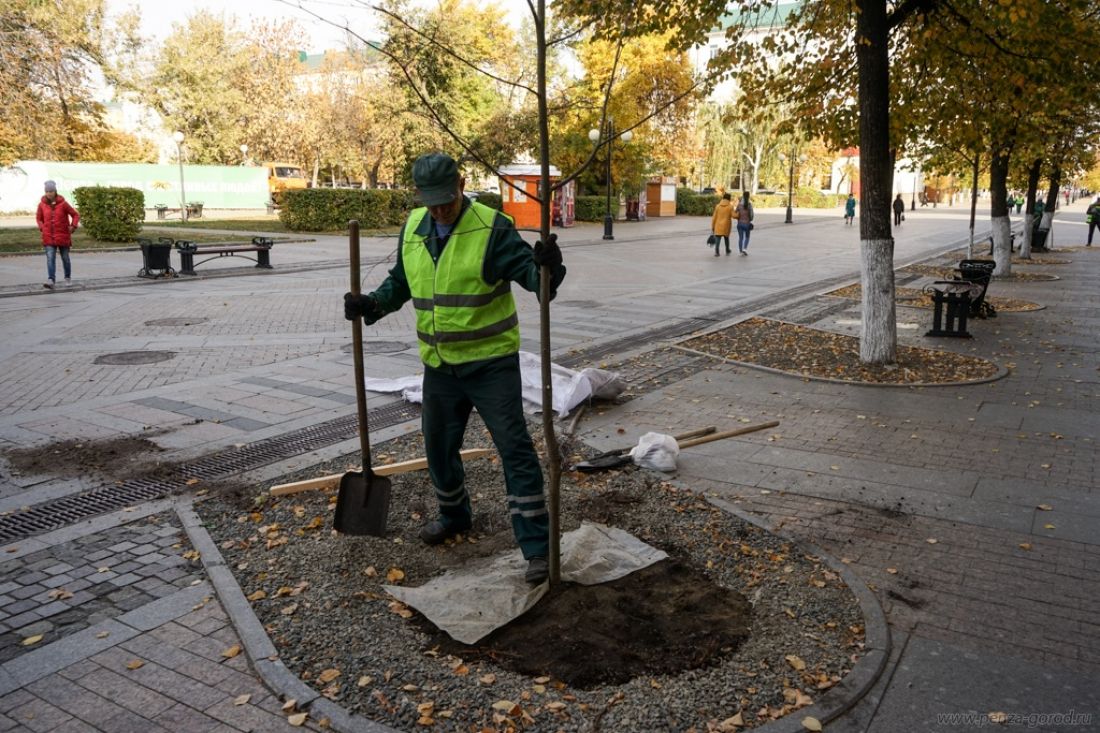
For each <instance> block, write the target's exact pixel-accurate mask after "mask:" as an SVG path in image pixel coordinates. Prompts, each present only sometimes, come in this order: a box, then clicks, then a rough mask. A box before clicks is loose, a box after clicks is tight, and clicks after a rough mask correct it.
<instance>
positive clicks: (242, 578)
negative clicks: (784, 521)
mask: <svg viewBox="0 0 1100 733" xmlns="http://www.w3.org/2000/svg"><path fill="white" fill-rule="evenodd" d="M532 434H533V437H534V438H535V442H536V446H537V447H539V448H540V450H541V433H540V431H539V430H538V429H537V428H534V429H532ZM489 445H491V443H490V441H489V438H488V435H487V433H486V432H485V430H484V428H483V426H482V424H481V422H480V421H479V420H478V419H477V417H476V416H475V417H474V418H473V419H472V420H471V424H470V428H469V429H468V431H467V445H466V446H465V447H479V446H489ZM374 453H375V461H376V463H387V462H392V461H400V460H406V459H408V458H413V457H417V456H420V455H423V441H422V440H421V437H420V435H419V433H417V434H410V435H407V436H403V437H401V438H398V439H395V440H392V441H389V442H387V443H385V444H381V445H377V446H375V451H374ZM573 453H574V451H573V450H571V449H570V446H566V445H563V455H565V456H567V457H568V458H569V459H570V460H579V459H580V458H583V457H585V456H584V455H580V454H577V455H573ZM357 463H358V455H351V456H346V457H342V458H338V459H335V460H332V461H328V462H326V463H324V464H321V465H317V466H313V467H310V468H308V469H304V470H302V471H299V472H296V473H295V474H293V475H289V476H285V477H281V478H280V479H279V480H275V481H271V482H270V483H269V484H265V485H262V486H247V487H244V486H238V487H235V488H234V489H231V490H223V491H221V492H219V493H217V494H215V495H211V496H207V497H206V498H205V500H204V501H202V502H200V503H198V504H197V505H196V511H198V512H199V514H200V516H201V517H202V518H203V521H204V523H205V525H206V527H207V529H208V531H209V532H210V534H211V536H212V537H213V539H214V541H215V542H216V543H217V544H218V545H219V546H220V547H221V550H222V552H223V553H224V556H225V559H226V562H227V565H228V567H229V568H230V569H232V570H233V572H234V574H235V576H236V578H237V581H238V582H239V584H240V586H241V588H242V590H243V591H244V593H245V595H246V596H248V597H249V600H250V601H252V605H253V610H254V611H255V612H256V614H257V616H258V617H259V618H260V620H261V622H262V623H263V624H264V626H265V628H266V629H267V632H268V634H269V636H270V637H271V639H272V641H273V642H274V643H275V645H276V647H277V648H278V650H279V654H280V658H281V659H282V661H283V662H284V663H285V664H286V665H287V667H288V668H289V669H290V670H291V671H293V672H294V673H295V674H297V675H298V676H299V677H300V678H302V679H303V680H305V681H306V682H307V684H310V685H312V686H314V687H315V688H316V689H317V690H318V691H320V692H321V694H323V695H325V696H326V697H329V698H330V699H333V700H335V701H336V702H338V703H339V704H340V705H342V706H343V707H344V708H346V709H347V710H349V711H351V712H353V713H356V714H359V715H362V716H364V717H366V718H369V719H372V720H375V721H377V722H380V723H384V724H386V725H390V726H393V727H394V728H397V729H400V730H425V729H438V730H482V729H486V730H510V729H518V728H521V729H523V730H525V731H587V730H597V729H600V728H602V729H604V730H615V731H620V730H621V731H628V730H636V731H645V730H687V729H689V728H692V727H695V728H696V729H698V730H707V729H708V726H713V725H716V724H717V723H718V722H721V721H723V720H726V719H728V718H730V717H731V716H734V715H736V714H738V713H740V714H741V716H742V719H743V721H744V724H745V726H747V727H753V726H757V725H761V724H763V723H765V722H770V721H771V720H773V719H775V718H778V717H781V716H783V715H785V714H788V713H791V712H793V711H795V710H797V709H799V708H802V707H805V706H807V705H810V704H812V702H814V701H816V700H817V699H818V698H820V697H821V695H822V694H824V693H825V691H827V690H828V689H829V688H831V687H832V686H834V685H835V684H836V683H837V682H839V681H840V680H841V679H842V678H843V676H844V675H845V674H847V672H849V671H850V670H851V669H852V667H853V666H854V664H855V663H856V661H858V659H859V658H860V656H861V655H862V651H863V645H864V626H863V625H864V621H863V618H862V615H861V613H860V609H859V605H858V602H857V600H856V598H855V596H854V595H853V594H852V592H851V591H850V590H849V589H848V587H847V586H846V585H845V584H844V583H843V581H842V580H841V579H840V578H839V577H838V576H837V574H836V573H834V572H832V571H830V570H829V568H828V566H827V565H825V564H824V563H822V561H821V559H820V558H817V557H814V556H812V555H808V554H805V553H804V552H802V551H800V550H799V548H798V547H797V546H794V545H792V544H791V543H789V542H787V541H785V540H783V539H781V538H778V537H776V536H774V535H771V534H769V533H767V532H765V531H763V530H762V529H760V528H758V527H756V526H754V525H752V524H749V523H747V522H744V521H743V520H741V519H739V518H737V517H735V516H732V515H730V514H727V513H726V512H723V511H721V510H719V509H718V508H716V507H714V506H713V505H712V504H710V503H708V502H707V501H706V500H705V498H704V497H703V496H701V495H700V494H698V493H695V492H694V491H692V490H690V488H688V487H685V486H681V485H677V484H676V483H674V482H672V481H669V480H667V479H666V477H665V476H663V475H661V474H657V473H654V472H650V471H645V470H642V469H637V468H634V467H632V466H631V467H627V468H625V469H623V470H615V471H607V472H604V473H599V474H580V473H566V474H564V475H563V477H562V500H561V505H562V507H563V516H562V525H563V530H564V531H569V530H570V529H573V528H575V527H577V526H578V525H579V523H580V521H581V519H582V518H583V519H585V520H589V521H601V522H604V523H607V524H610V525H613V526H617V527H620V528H622V529H624V530H626V531H628V532H631V533H633V534H634V535H635V536H637V537H639V538H640V539H642V540H644V541H646V542H648V543H650V544H652V545H654V546H656V547H659V548H661V549H663V550H665V551H666V552H668V553H669V554H670V555H672V556H673V558H674V559H676V560H678V561H680V562H682V563H684V564H686V565H689V566H691V567H692V568H693V569H695V570H698V571H700V572H702V573H703V574H704V575H706V576H707V577H708V578H709V579H710V581H711V582H713V583H715V584H717V585H719V586H722V587H726V588H730V589H733V590H736V591H738V592H740V593H742V594H744V596H745V597H746V598H748V599H749V601H750V602H751V604H752V607H753V608H752V620H751V629H750V636H749V638H748V640H747V641H745V642H744V643H743V644H742V645H741V646H740V647H739V648H738V649H737V650H736V651H734V652H732V653H730V654H727V655H726V656H724V657H722V658H721V659H720V661H718V662H716V663H714V664H712V665H710V666H707V667H702V668H698V669H694V670H690V671H686V672H682V673H680V674H666V675H657V676H648V675H647V676H644V677H637V678H635V679H633V680H631V681H629V682H627V683H624V684H616V685H606V686H600V687H596V688H593V689H589V690H580V689H573V688H570V687H569V686H567V685H565V684H564V683H562V682H560V681H558V680H556V679H554V678H553V677H552V675H545V676H539V677H529V676H526V675H522V674H517V673H513V672H510V671H507V670H505V669H504V668H503V667H501V666H499V665H497V664H495V663H494V662H492V661H491V660H486V659H483V658H477V659H474V658H473V656H472V655H471V657H470V659H469V662H468V663H466V660H463V659H461V658H460V657H457V656H453V655H448V654H446V653H444V652H442V651H441V650H440V648H439V645H438V644H437V643H436V640H437V639H438V636H437V635H438V634H439V632H438V631H433V630H431V629H430V624H428V623H427V622H426V621H425V620H424V619H423V618H422V617H419V615H412V617H411V618H410V617H409V616H410V612H409V610H408V609H405V607H403V606H402V605H401V604H398V603H396V602H395V601H394V600H393V599H392V598H391V597H390V596H389V595H388V594H386V593H385V591H383V590H382V588H381V585H382V584H384V583H386V582H387V580H386V577H387V576H389V577H390V578H391V579H396V578H398V577H400V578H401V579H400V580H397V581H396V582H399V583H401V584H405V585H411V586H417V585H421V584H423V583H424V582H426V581H427V580H429V579H430V578H432V577H433V576H435V575H437V574H439V573H441V572H443V571H445V570H447V569H448V568H451V567H456V566H458V565H461V564H462V563H463V562H464V561H465V560H467V559H470V558H474V557H481V556H485V555H491V554H496V553H498V552H501V551H505V550H511V549H513V548H514V547H515V544H514V539H513V537H512V532H511V526H510V524H509V522H508V516H507V513H506V507H505V502H504V481H503V474H502V472H501V469H500V464H499V460H498V459H497V457H496V455H495V454H494V455H493V456H491V457H490V458H489V459H477V460H473V461H470V462H468V463H467V464H466V474H467V475H466V482H467V485H468V486H471V487H476V488H475V489H474V490H473V492H472V493H473V496H472V499H473V506H474V512H475V520H474V527H473V530H472V532H471V534H470V535H468V536H464V537H462V538H461V541H458V542H455V543H450V542H449V543H448V544H447V545H445V546H441V547H433V548H429V547H425V546H424V545H423V544H422V543H421V542H420V541H419V540H418V539H417V536H416V532H417V530H418V528H419V527H420V525H421V524H422V523H423V522H424V521H425V519H427V518H431V517H432V516H434V495H433V492H432V489H431V485H430V482H429V479H428V476H427V474H426V472H415V473H408V474H402V475H397V476H392V477H391V478H392V480H393V494H392V502H391V506H390V516H389V525H388V530H387V536H386V537H385V538H373V537H347V536H341V535H337V534H335V533H334V532H332V531H331V529H330V527H331V525H332V510H333V506H334V502H335V494H334V492H332V491H312V492H306V493H301V494H295V495H291V496H286V497H282V498H281V499H280V500H272V499H267V500H264V498H263V497H264V496H265V495H266V490H267V488H268V487H269V486H270V485H273V484H277V483H284V482H288V481H293V480H300V479H305V478H312V477H316V476H319V475H324V474H328V473H338V472H341V471H344V470H346V469H347V468H348V467H350V466H354V465H356V464H357ZM624 496H626V497H629V498H630V500H629V501H623V500H622V497H624ZM612 497H614V498H613V499H612V500H608V499H609V498H612ZM425 629H429V630H427V631H426V630H425ZM553 642H554V640H553V639H532V641H531V643H532V644H539V643H544V644H546V643H549V644H552V643H553Z"/></svg>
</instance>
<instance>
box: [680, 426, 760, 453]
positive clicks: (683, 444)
mask: <svg viewBox="0 0 1100 733" xmlns="http://www.w3.org/2000/svg"><path fill="white" fill-rule="evenodd" d="M778 425H779V421H778V420H772V421H770V422H764V423H760V424H759V425H749V426H747V427H743V428H737V429H736V430H726V431H724V432H721V433H714V434H712V435H704V436H703V437H702V438H695V439H694V440H685V441H680V440H679V439H677V441H676V442H677V444H679V446H680V448H681V449H683V448H690V447H691V446H693V445H702V444H703V443H710V442H711V441H714V440H722V439H723V438H732V437H734V436H736V435H744V434H745V433H755V432H756V431H757V430H767V429H768V428H774V427H776V426H778Z"/></svg>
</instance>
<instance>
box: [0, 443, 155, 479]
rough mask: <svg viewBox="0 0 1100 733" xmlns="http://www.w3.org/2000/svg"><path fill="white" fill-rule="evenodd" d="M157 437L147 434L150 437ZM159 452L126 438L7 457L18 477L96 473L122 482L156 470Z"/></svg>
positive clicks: (10, 453) (13, 453) (57, 446)
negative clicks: (23, 475)
mask: <svg viewBox="0 0 1100 733" xmlns="http://www.w3.org/2000/svg"><path fill="white" fill-rule="evenodd" d="M157 434H159V433H148V435H150V436H153V435H157ZM160 452H162V449H161V448H160V446H158V445H157V444H156V443H153V442H152V441H150V440H147V439H146V438H135V437H129V436H127V437H122V438H112V439H110V440H65V441H61V442H59V443H50V444H48V445H40V446H34V447H32V448H14V449H12V450H9V451H6V452H5V453H4V457H5V458H7V459H8V462H9V463H10V464H11V468H12V471H13V472H14V473H17V474H26V475H32V476H62V477H72V476H86V475H88V474H96V475H98V476H101V477H103V478H108V479H111V480H123V479H127V478H131V477H133V476H139V475H145V474H148V473H149V472H151V471H155V470H156V469H157V468H158V467H159V466H160V464H159V463H158V462H157V461H156V459H155V458H154V457H153V456H155V455H156V454H158V453H160Z"/></svg>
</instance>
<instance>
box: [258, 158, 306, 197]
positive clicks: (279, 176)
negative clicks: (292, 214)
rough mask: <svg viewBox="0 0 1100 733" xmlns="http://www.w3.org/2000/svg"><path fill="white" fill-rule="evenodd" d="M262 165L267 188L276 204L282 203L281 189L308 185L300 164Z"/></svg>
mask: <svg viewBox="0 0 1100 733" xmlns="http://www.w3.org/2000/svg"><path fill="white" fill-rule="evenodd" d="M264 167H265V168H267V190H268V193H270V195H271V200H272V201H273V202H274V203H275V205H276V206H280V205H282V203H283V202H282V195H283V191H287V190H291V189H295V188H306V187H308V186H309V180H308V179H307V178H306V174H305V173H304V172H303V171H302V168H301V166H297V165H294V164H293V163H264Z"/></svg>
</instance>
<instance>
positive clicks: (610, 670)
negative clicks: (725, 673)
mask: <svg viewBox="0 0 1100 733" xmlns="http://www.w3.org/2000/svg"><path fill="white" fill-rule="evenodd" d="M751 613H752V608H751V606H750V605H749V602H748V601H747V600H745V597H744V596H743V595H741V594H740V593H738V592H737V591H734V590H729V589H727V588H721V587H719V586H716V585H714V583H713V582H712V581H711V580H710V578H708V577H707V576H705V575H703V574H702V573H700V572H699V571H697V570H695V569H693V568H691V567H687V566H684V565H683V564H681V563H678V562H675V561H671V560H662V561H661V562H658V563H656V564H654V565H651V566H649V567H648V568H643V569H642V570H639V571H637V572H634V573H631V574H630V575H628V576H626V577H625V578H620V579H619V580H616V581H613V582H611V583H604V584H602V585H578V584H575V583H562V584H561V585H560V586H558V587H557V588H553V589H551V591H550V592H549V593H548V594H547V595H546V596H544V597H543V598H542V600H540V601H539V603H538V605H536V606H535V607H534V608H532V609H531V610H530V611H528V612H527V613H525V614H524V615H522V616H520V617H519V618H517V619H515V620H514V621H512V622H511V623H509V624H508V625H506V626H503V627H501V628H499V629H497V630H496V631H494V632H493V633H492V634H490V635H489V636H487V637H485V638H484V639H482V640H481V641H480V642H478V643H477V644H475V645H473V646H467V645H465V644H459V643H457V642H454V641H453V640H451V639H450V637H447V636H446V635H444V634H441V635H439V639H438V641H439V645H440V648H441V649H443V650H444V651H446V652H447V653H449V654H454V655H456V656H461V657H464V658H468V657H469V658H473V659H484V660H497V661H499V663H500V665H501V666H502V667H504V668H505V669H510V670H512V671H514V672H519V673H521V674H527V675H531V676H532V677H537V676H538V675H541V674H547V673H548V674H550V675H551V676H553V677H554V678H555V679H559V680H561V681H562V682H564V683H566V684H567V685H572V686H574V687H579V688H581V689H585V690H587V689H591V688H592V687H595V686H597V685H603V684H621V683H623V682H629V681H630V680H632V679H633V678H635V677H637V676H639V675H642V674H650V675H655V674H676V673H678V672H683V671H685V670H689V669H696V668H698V667H703V666H705V665H707V664H709V663H711V662H713V661H715V660H716V659H720V658H721V657H722V656H724V655H726V654H729V653H730V652H732V651H734V650H735V649H737V647H739V646H740V645H741V642H743V641H744V640H745V639H746V638H747V637H748V635H749V623H750V622H749V617H750V615H751ZM532 639H553V640H554V643H553V644H532V643H531V640H532Z"/></svg>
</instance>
